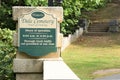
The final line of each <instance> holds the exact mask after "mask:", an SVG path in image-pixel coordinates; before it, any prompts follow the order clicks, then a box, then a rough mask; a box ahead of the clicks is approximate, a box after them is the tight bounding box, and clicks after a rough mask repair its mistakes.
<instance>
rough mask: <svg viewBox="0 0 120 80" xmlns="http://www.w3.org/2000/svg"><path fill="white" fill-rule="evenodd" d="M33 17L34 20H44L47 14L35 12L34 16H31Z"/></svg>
mask: <svg viewBox="0 0 120 80" xmlns="http://www.w3.org/2000/svg"><path fill="white" fill-rule="evenodd" d="M31 16H32V17H33V18H37V19H38V18H43V17H44V16H45V14H44V13H42V12H33V13H32V14H31Z"/></svg>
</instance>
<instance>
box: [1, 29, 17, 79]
mask: <svg viewBox="0 0 120 80" xmlns="http://www.w3.org/2000/svg"><path fill="white" fill-rule="evenodd" d="M13 32H14V31H11V30H9V29H6V28H5V29H1V28H0V79H1V80H14V79H15V77H14V74H13V71H12V66H13V58H14V56H15V47H13V46H12V42H13V38H12V35H13Z"/></svg>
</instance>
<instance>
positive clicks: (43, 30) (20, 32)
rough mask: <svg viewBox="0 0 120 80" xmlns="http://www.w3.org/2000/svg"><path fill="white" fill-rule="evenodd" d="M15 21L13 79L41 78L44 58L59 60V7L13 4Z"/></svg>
mask: <svg viewBox="0 0 120 80" xmlns="http://www.w3.org/2000/svg"><path fill="white" fill-rule="evenodd" d="M13 20H15V21H18V24H17V29H16V33H15V34H14V45H15V46H16V47H17V49H18V50H17V54H16V58H15V59H14V63H13V70H14V73H16V80H43V61H45V60H46V59H47V60H49V59H54V60H59V59H60V51H61V50H60V49H61V41H62V40H61V39H62V35H61V34H60V26H59V24H60V22H62V20H63V9H62V7H22V6H21V7H20V6H15V7H13Z"/></svg>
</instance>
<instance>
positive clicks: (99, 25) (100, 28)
mask: <svg viewBox="0 0 120 80" xmlns="http://www.w3.org/2000/svg"><path fill="white" fill-rule="evenodd" d="M108 27H109V24H108V22H93V23H91V24H90V26H89V27H88V32H107V31H108Z"/></svg>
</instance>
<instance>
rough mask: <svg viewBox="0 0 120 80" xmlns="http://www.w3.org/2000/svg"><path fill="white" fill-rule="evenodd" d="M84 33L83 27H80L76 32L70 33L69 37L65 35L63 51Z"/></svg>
mask: <svg viewBox="0 0 120 80" xmlns="http://www.w3.org/2000/svg"><path fill="white" fill-rule="evenodd" d="M82 34H83V28H79V29H78V30H76V32H75V33H74V34H70V35H69V36H68V37H63V39H62V48H61V51H63V50H64V49H65V48H66V47H68V46H69V45H70V44H71V43H72V42H74V41H76V40H77V39H78V38H79V37H80V36H82Z"/></svg>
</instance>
